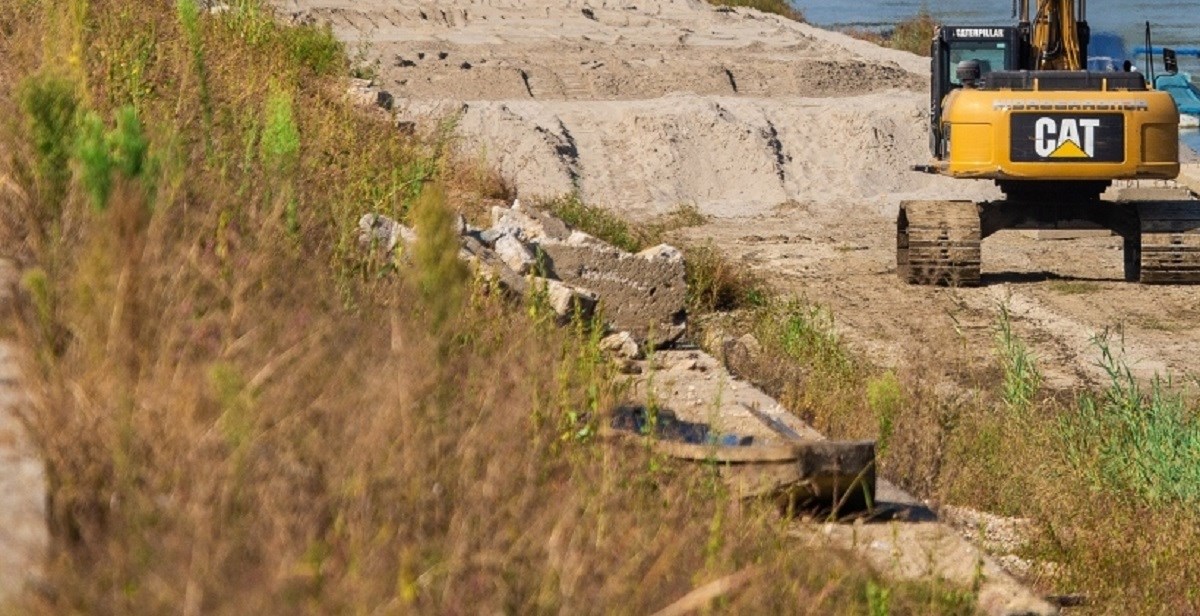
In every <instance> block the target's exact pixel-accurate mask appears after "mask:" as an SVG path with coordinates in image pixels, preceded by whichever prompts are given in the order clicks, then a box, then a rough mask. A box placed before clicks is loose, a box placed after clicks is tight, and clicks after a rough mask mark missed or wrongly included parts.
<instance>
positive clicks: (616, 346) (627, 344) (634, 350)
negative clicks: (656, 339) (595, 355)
mask: <svg viewBox="0 0 1200 616" xmlns="http://www.w3.org/2000/svg"><path fill="white" fill-rule="evenodd" d="M600 348H601V349H602V350H605V351H608V352H609V353H612V354H613V355H616V356H617V357H620V358H622V359H640V358H641V356H642V349H641V347H639V346H638V343H637V340H634V339H633V335H632V334H630V333H629V332H616V333H614V334H609V335H607V336H605V337H604V338H603V339H602V340H600Z"/></svg>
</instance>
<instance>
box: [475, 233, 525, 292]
mask: <svg viewBox="0 0 1200 616" xmlns="http://www.w3.org/2000/svg"><path fill="white" fill-rule="evenodd" d="M461 241H462V249H461V250H460V251H459V258H460V259H462V260H463V261H466V262H467V263H468V264H469V265H470V266H471V269H472V270H474V271H475V273H476V275H478V276H481V277H482V278H484V279H485V280H489V281H492V282H495V283H496V284H498V285H499V286H500V288H501V289H502V290H504V291H505V292H507V293H508V294H509V295H510V296H513V297H524V296H525V294H526V293H527V292H528V290H529V285H528V283H527V282H526V281H525V277H523V276H521V275H520V274H517V273H516V272H514V271H512V270H511V269H509V267H508V265H507V264H506V263H505V262H504V260H503V259H501V258H500V255H498V254H496V252H495V251H493V250H492V249H490V248H488V247H487V246H485V245H484V244H483V242H481V241H479V240H477V239H475V238H474V237H473V236H471V235H464V236H462V239H461Z"/></svg>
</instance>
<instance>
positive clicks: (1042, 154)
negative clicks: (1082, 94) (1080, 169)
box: [1009, 112, 1125, 163]
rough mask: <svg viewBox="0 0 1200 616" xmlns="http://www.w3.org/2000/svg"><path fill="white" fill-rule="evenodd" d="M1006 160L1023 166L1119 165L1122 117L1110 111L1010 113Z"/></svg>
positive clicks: (1123, 152) (1122, 141) (1122, 147)
mask: <svg viewBox="0 0 1200 616" xmlns="http://www.w3.org/2000/svg"><path fill="white" fill-rule="evenodd" d="M1010 134H1011V137H1010V141H1009V154H1010V155H1011V158H1010V160H1012V161H1014V162H1027V163H1119V162H1121V161H1123V160H1125V117H1124V115H1123V114H1121V113H1118V112H1114V113H1108V112H1099V113H1045V112H1042V113H1028V112H1018V113H1013V114H1012V121H1011V133H1010Z"/></svg>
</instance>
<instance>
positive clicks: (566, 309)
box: [533, 278, 599, 325]
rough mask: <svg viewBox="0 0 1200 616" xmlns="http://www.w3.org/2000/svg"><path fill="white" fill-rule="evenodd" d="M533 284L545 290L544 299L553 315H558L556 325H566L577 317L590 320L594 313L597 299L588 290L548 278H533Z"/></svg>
mask: <svg viewBox="0 0 1200 616" xmlns="http://www.w3.org/2000/svg"><path fill="white" fill-rule="evenodd" d="M533 284H535V285H539V286H541V287H542V288H544V289H545V290H546V297H547V300H548V302H549V304H550V308H552V309H553V310H554V314H556V315H558V323H559V324H560V325H563V324H566V323H568V322H570V321H571V319H573V318H575V316H576V315H579V317H580V318H583V319H590V318H592V315H594V314H595V313H596V304H597V302H598V301H599V298H598V297H597V296H596V293H595V292H593V291H590V290H588V289H581V288H577V287H573V286H571V285H568V284H564V283H562V282H559V281H557V280H551V279H549V278H534V279H533Z"/></svg>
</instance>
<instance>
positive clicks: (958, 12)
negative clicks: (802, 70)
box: [792, 0, 1200, 60]
mask: <svg viewBox="0 0 1200 616" xmlns="http://www.w3.org/2000/svg"><path fill="white" fill-rule="evenodd" d="M792 4H794V5H795V6H796V8H799V9H800V10H801V11H803V12H804V17H805V19H807V20H808V21H810V22H812V23H813V24H816V25H818V26H821V27H824V28H833V29H840V28H866V29H873V30H877V29H881V28H888V27H891V26H892V25H894V24H895V23H896V22H898V21H902V20H904V19H907V18H909V17H912V16H913V15H916V14H917V13H919V12H920V11H921V9H922V8H926V9H928V10H929V12H930V14H932V15H933V16H934V17H935V18H937V20H938V21H940V22H942V23H948V24H954V25H964V26H976V25H978V26H987V25H998V26H1007V25H1016V20H1015V19H1013V18H1012V2H1010V1H1009V0H948V1H943V2H928V1H925V0H877V1H867V2H863V1H862V0H792ZM1087 4H1088V14H1087V20H1088V24H1089V25H1090V26H1091V27H1092V31H1093V32H1096V31H1105V32H1116V33H1118V34H1120V35H1121V36H1123V37H1125V42H1126V43H1127V44H1128V45H1129V47H1130V48H1132V47H1134V46H1137V45H1141V44H1142V40H1143V38H1144V33H1145V25H1146V22H1147V21H1149V22H1150V26H1151V27H1152V28H1153V30H1154V44H1155V45H1168V46H1171V45H1175V46H1200V0H1191V1H1181V0H1169V1H1166V2H1164V1H1162V0H1159V1H1157V2H1148V1H1145V0H1136V1H1133V2H1130V1H1127V0H1126V1H1122V0H1091V1H1090V2H1088V3H1087ZM1180 59H1181V60H1182V58H1180Z"/></svg>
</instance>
